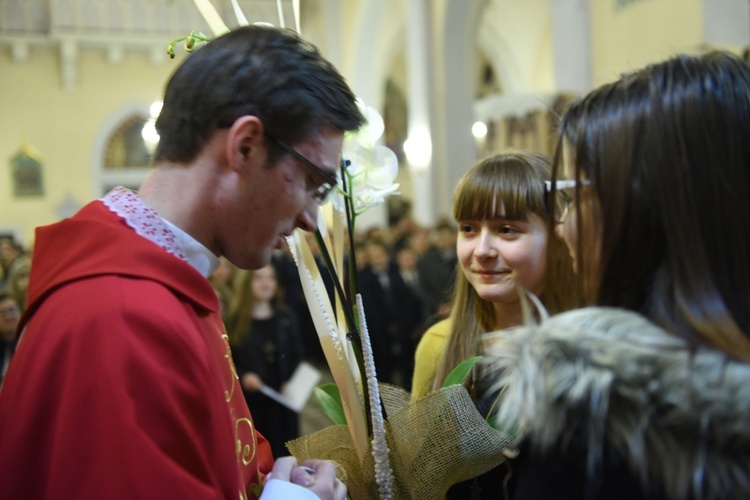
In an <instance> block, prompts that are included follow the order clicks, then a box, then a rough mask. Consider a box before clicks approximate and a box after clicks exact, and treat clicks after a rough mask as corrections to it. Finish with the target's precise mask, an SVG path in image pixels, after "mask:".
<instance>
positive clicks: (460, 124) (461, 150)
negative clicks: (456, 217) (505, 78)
mask: <svg viewBox="0 0 750 500" xmlns="http://www.w3.org/2000/svg"><path fill="white" fill-rule="evenodd" d="M486 4H487V1H486V0H448V2H447V3H446V11H445V13H444V16H442V18H443V27H442V28H443V31H442V36H441V37H440V43H441V45H440V48H441V52H440V58H439V70H438V71H437V72H436V74H437V75H438V77H437V82H438V83H437V84H438V85H439V86H440V87H439V91H438V92H437V95H438V96H439V98H438V99H437V100H436V101H435V108H436V109H437V110H439V114H438V120H437V126H436V130H437V133H436V134H433V137H434V138H436V144H437V145H438V146H439V147H436V149H435V153H436V155H437V157H436V159H435V165H436V167H437V168H436V170H437V186H436V192H437V198H436V205H437V206H436V208H437V213H436V217H440V216H444V217H448V218H450V217H451V208H452V204H453V191H454V190H455V188H456V184H457V183H458V181H459V179H460V178H461V177H462V176H463V174H464V173H465V172H466V171H467V170H468V169H469V167H471V166H472V165H473V164H474V163H475V162H476V160H477V145H476V141H475V139H474V136H473V135H472V133H471V126H472V125H473V123H474V121H475V115H474V98H475V89H476V81H475V78H474V74H475V62H476V61H475V59H476V54H477V30H478V24H479V19H480V16H481V14H482V12H483V11H484V9H485V8H486Z"/></svg>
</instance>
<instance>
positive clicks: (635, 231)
mask: <svg viewBox="0 0 750 500" xmlns="http://www.w3.org/2000/svg"><path fill="white" fill-rule="evenodd" d="M749 136H750V67H748V65H747V64H746V63H745V62H744V61H742V60H741V59H739V58H737V57H735V56H733V55H730V54H727V53H711V54H707V55H703V56H679V57H674V58H672V59H669V60H667V61H665V62H662V63H659V64H655V65H652V66H648V67H646V68H644V69H642V70H640V71H636V72H634V73H631V74H627V75H625V76H623V77H622V78H620V79H619V80H618V81H616V82H614V83H610V84H607V85H604V86H602V87H600V88H598V89H596V90H594V91H593V92H591V93H590V94H589V95H587V96H586V97H584V98H583V99H582V100H580V101H579V102H577V103H575V104H574V105H573V106H572V107H571V109H570V110H569V111H568V112H567V113H566V115H565V117H564V119H563V122H562V134H561V140H560V145H559V148H558V154H557V161H556V164H555V167H556V168H555V176H554V177H555V181H554V182H552V183H550V188H551V195H552V196H554V197H555V199H557V200H558V203H557V206H558V207H560V208H559V209H558V210H557V211H556V213H555V214H554V216H552V217H551V219H553V220H550V226H551V228H556V230H557V231H558V232H559V234H560V235H561V236H562V237H563V238H564V239H565V241H566V242H567V244H568V247H569V250H570V252H571V255H572V256H573V257H574V259H575V267H576V268H577V271H578V276H579V279H580V280H581V283H582V287H583V291H584V295H585V297H586V299H587V302H588V303H589V304H591V305H592V306H594V307H586V308H583V309H579V310H575V311H570V312H567V313H563V314H560V315H558V316H553V317H552V318H550V319H549V320H547V321H543V322H541V324H540V325H538V326H527V327H525V328H523V329H520V330H517V331H515V332H513V333H511V334H510V335H508V336H507V337H506V338H505V342H504V344H503V346H502V349H499V350H498V351H497V353H496V354H497V355H498V358H497V359H496V360H494V363H495V367H496V369H497V370H498V372H497V373H496V374H495V376H494V380H495V382H496V386H495V391H500V398H499V405H498V407H499V413H498V415H497V418H496V422H497V425H498V426H500V427H502V428H504V429H507V430H509V431H512V432H514V433H516V435H517V440H518V443H519V448H520V450H519V455H518V458H517V460H515V461H514V462H512V463H511V468H512V470H513V472H512V475H511V476H510V487H509V492H508V493H509V496H511V497H513V498H553V497H554V498H631V499H632V498H673V499H685V498H748V497H750V473H749V472H748V471H750V388H749V387H750V386H749V385H748V380H750V365H748V361H750V287H748V282H750V217H748V215H747V214H748V212H750V168H749V167H750V141H748V137H749ZM492 394H493V395H496V394H497V392H494V393H492Z"/></svg>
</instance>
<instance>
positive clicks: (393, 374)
mask: <svg viewBox="0 0 750 500" xmlns="http://www.w3.org/2000/svg"><path fill="white" fill-rule="evenodd" d="M308 237H310V238H312V237H311V236H309V235H308ZM354 242H355V243H354V244H355V260H356V266H357V270H358V272H357V279H358V283H357V288H358V290H359V292H360V293H361V295H362V301H363V305H364V309H365V314H366V316H367V325H368V330H369V332H370V337H371V339H372V344H373V350H374V355H375V363H376V369H377V372H378V379H379V380H380V381H381V382H388V383H392V384H396V385H399V386H401V387H404V388H405V389H407V390H408V389H410V388H411V378H412V373H413V370H414V351H415V349H416V346H417V344H418V343H419V339H420V338H421V335H422V334H423V333H424V331H425V330H426V329H427V328H428V327H429V326H431V325H432V324H434V323H435V322H437V321H439V320H440V319H443V318H445V317H447V315H448V314H449V312H450V300H451V297H450V294H451V291H452V283H453V275H454V272H455V269H456V264H457V261H456V228H455V225H454V224H453V222H452V221H448V220H441V221H439V222H438V223H437V224H436V225H435V226H434V227H423V226H421V225H419V224H417V223H415V222H414V220H413V219H412V218H411V217H409V216H408V215H407V216H403V217H400V218H399V219H398V220H397V221H395V222H394V223H393V224H390V225H389V226H388V227H386V226H374V227H370V228H368V229H367V230H365V231H361V232H357V233H356V234H355V235H354ZM310 243H311V244H310V248H312V249H313V252H314V253H316V252H317V246H316V245H315V243H314V242H313V241H312V240H311V241H310ZM315 257H316V260H317V261H318V265H319V267H320V269H321V271H322V272H321V275H322V276H323V279H324V281H325V283H326V287H327V288H328V292H329V296H330V297H331V299H333V282H332V280H331V277H330V274H329V273H328V272H327V270H326V268H325V264H324V262H323V259H322V257H320V255H318V254H317V253H316V255H315ZM272 265H273V267H274V268H275V271H276V276H277V280H278V286H279V289H280V290H281V297H282V300H283V302H284V304H285V305H286V306H287V308H288V309H289V310H291V311H292V312H293V314H294V315H295V316H296V321H297V323H298V325H299V333H300V339H301V342H302V344H303V349H304V353H305V359H306V360H307V361H309V362H311V363H313V364H315V365H318V366H324V365H325V360H324V357H323V352H322V349H321V347H320V342H319V341H318V336H317V333H316V331H315V327H314V326H313V321H312V318H311V316H310V312H309V309H308V306H307V302H306V300H305V296H304V293H303V291H302V284H301V282H300V278H299V274H298V272H297V267H296V265H295V263H294V259H293V258H292V255H291V253H290V252H289V249H288V248H285V249H284V250H277V251H276V253H275V254H274V256H273V259H272ZM242 274H243V272H242V271H240V270H239V269H236V268H234V267H233V266H232V265H231V264H230V263H229V262H228V261H227V260H226V259H224V258H222V263H221V266H220V267H219V268H218V269H217V270H216V272H215V273H214V274H213V275H212V276H211V278H210V280H211V282H212V284H213V285H214V288H215V289H216V292H217V294H218V296H219V298H220V302H221V304H222V311H223V313H222V315H223V317H224V320H225V323H226V324H227V325H229V324H232V322H233V319H232V317H231V316H232V315H231V312H230V311H231V310H232V309H233V304H234V303H235V302H236V300H237V297H238V294H239V293H240V290H239V283H240V281H241V280H240V277H241V276H242Z"/></svg>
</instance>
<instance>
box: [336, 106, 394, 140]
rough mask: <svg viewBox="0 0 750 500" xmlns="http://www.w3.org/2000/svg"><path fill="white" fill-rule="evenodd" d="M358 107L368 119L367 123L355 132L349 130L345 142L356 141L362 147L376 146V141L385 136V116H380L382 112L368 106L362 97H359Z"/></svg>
mask: <svg viewBox="0 0 750 500" xmlns="http://www.w3.org/2000/svg"><path fill="white" fill-rule="evenodd" d="M357 107H358V108H359V111H360V112H361V113H362V115H363V116H364V117H365V119H366V120H367V123H365V124H364V125H363V126H361V127H360V128H359V129H357V130H356V131H354V132H348V133H347V134H346V141H345V144H346V143H351V142H356V143H357V144H359V145H360V146H362V147H365V148H371V147H373V146H375V143H376V142H378V139H380V138H381V137H382V136H383V132H385V123H384V122H383V117H382V116H380V113H378V112H377V110H376V109H375V108H373V107H371V106H367V105H366V104H365V102H364V101H363V100H362V99H360V98H357ZM344 149H346V145H345V146H344Z"/></svg>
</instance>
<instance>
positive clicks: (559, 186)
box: [544, 179, 591, 224]
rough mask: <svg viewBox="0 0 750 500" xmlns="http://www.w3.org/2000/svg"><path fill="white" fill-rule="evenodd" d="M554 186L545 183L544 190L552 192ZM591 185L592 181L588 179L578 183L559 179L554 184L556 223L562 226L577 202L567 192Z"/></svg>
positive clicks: (549, 182)
mask: <svg viewBox="0 0 750 500" xmlns="http://www.w3.org/2000/svg"><path fill="white" fill-rule="evenodd" d="M552 184H553V183H552V181H544V188H545V189H546V191H547V193H549V192H551V191H552ZM589 184H591V181H589V180H587V179H582V180H580V181H576V180H573V179H558V180H556V181H555V182H554V186H555V201H554V205H555V206H554V210H555V222H557V223H558V224H562V223H563V222H565V219H566V218H567V217H568V213H569V212H570V206H571V205H572V204H573V202H574V201H575V199H574V198H573V197H572V196H570V194H568V193H567V192H566V191H569V190H571V189H575V187H576V186H588V185H589Z"/></svg>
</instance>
